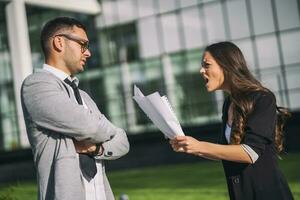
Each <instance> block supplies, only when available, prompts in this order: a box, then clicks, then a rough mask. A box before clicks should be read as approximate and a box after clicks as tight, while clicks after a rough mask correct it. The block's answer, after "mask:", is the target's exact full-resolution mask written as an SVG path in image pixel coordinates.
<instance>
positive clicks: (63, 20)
mask: <svg viewBox="0 0 300 200" xmlns="http://www.w3.org/2000/svg"><path fill="white" fill-rule="evenodd" d="M74 26H77V27H78V28H82V29H83V30H84V31H85V32H86V27H85V26H84V25H83V24H82V23H81V22H80V21H78V20H76V19H74V18H71V17H57V18H54V19H52V20H50V21H48V22H47V23H46V24H45V25H44V27H43V29H42V31H41V46H42V50H43V52H44V55H45V57H46V58H47V57H48V55H49V49H50V48H49V39H50V38H51V37H53V36H54V35H55V34H56V33H57V32H58V31H60V30H64V29H72V28H73V27H74Z"/></svg>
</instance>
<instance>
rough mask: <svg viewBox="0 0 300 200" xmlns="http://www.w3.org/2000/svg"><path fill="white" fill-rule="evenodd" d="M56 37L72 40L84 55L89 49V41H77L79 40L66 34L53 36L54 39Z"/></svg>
mask: <svg viewBox="0 0 300 200" xmlns="http://www.w3.org/2000/svg"><path fill="white" fill-rule="evenodd" d="M56 36H63V37H65V38H67V39H68V40H72V41H74V42H77V43H78V44H79V45H80V47H81V53H84V52H85V51H86V50H87V49H88V48H89V41H86V40H83V39H79V38H76V37H74V36H72V35H68V34H63V33H61V34H57V35H55V36H54V37H56Z"/></svg>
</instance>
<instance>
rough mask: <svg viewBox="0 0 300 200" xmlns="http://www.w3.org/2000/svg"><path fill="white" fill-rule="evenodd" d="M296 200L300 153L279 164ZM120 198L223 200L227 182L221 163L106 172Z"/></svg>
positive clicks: (26, 193) (25, 194) (23, 191)
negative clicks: (124, 195)
mask: <svg viewBox="0 0 300 200" xmlns="http://www.w3.org/2000/svg"><path fill="white" fill-rule="evenodd" d="M280 165H281V169H282V170H283V172H284V174H285V176H286V178H287V179H288V182H289V185H290V187H291V190H292V192H293V194H294V197H295V199H300V170H299V169H300V153H298V154H290V155H287V156H284V157H283V160H282V161H280ZM108 177H109V180H110V183H111V185H112V188H113V191H114V193H115V195H116V199H117V200H118V199H119V196H120V194H122V193H126V194H127V195H128V196H129V198H130V200H174V199H180V200H195V199H201V200H225V199H228V197H227V189H226V183H225V179H224V175H223V169H222V166H221V163H220V162H214V161H205V162H198V163H192V164H178V165H169V166H157V167H149V168H140V169H134V170H133V169H132V170H122V171H114V172H110V173H108ZM0 199H1V200H2V199H3V200H26V199H30V200H31V199H36V183H35V182H26V183H15V184H11V185H2V186H1V187H0Z"/></svg>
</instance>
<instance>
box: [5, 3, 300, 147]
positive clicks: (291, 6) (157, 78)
mask: <svg viewBox="0 0 300 200" xmlns="http://www.w3.org/2000/svg"><path fill="white" fill-rule="evenodd" d="M56 16H72V17H75V18H77V19H79V20H80V21H82V22H83V23H84V24H85V25H86V26H87V27H88V35H89V38H90V50H91V52H92V57H91V58H90V59H89V61H88V64H87V68H86V70H85V72H84V73H82V74H80V75H79V79H80V88H82V89H84V90H86V91H87V92H88V93H89V94H90V95H91V96H92V97H93V98H94V100H95V101H96V103H97V105H98V107H99V108H100V110H101V111H102V112H103V113H104V114H105V115H106V116H107V117H108V118H109V119H110V120H111V121H112V122H113V123H114V124H116V125H118V126H120V127H122V128H124V129H125V130H127V133H128V135H129V137H131V136H137V135H141V134H142V135H147V134H151V133H152V132H153V131H156V128H155V127H154V126H153V125H152V123H151V122H150V120H149V119H147V117H146V116H145V115H144V114H143V113H142V111H141V110H140V109H139V108H138V107H137V105H136V104H135V102H133V100H132V95H133V85H135V84H136V85H137V86H139V87H140V88H141V90H142V91H143V92H144V93H145V94H149V93H152V92H154V91H159V92H160V93H161V94H166V95H167V96H168V98H169V99H170V101H171V103H172V105H173V108H174V110H175V112H176V114H177V116H178V118H179V121H180V122H181V124H182V126H183V127H184V129H186V130H187V129H188V128H189V127H201V126H206V125H209V124H218V123H219V122H220V115H221V107H222V102H223V99H224V94H223V93H222V92H216V93H207V92H206V89H205V87H204V82H203V80H202V79H201V77H200V75H199V70H200V63H201V56H202V53H203V49H204V48H205V46H206V45H208V44H211V43H213V42H218V41H223V40H230V41H233V42H234V43H236V44H237V45H238V46H239V47H240V48H241V49H242V51H243V52H244V54H245V57H246V60H247V62H248V65H249V68H250V69H251V71H252V72H253V73H254V74H255V76H256V77H257V78H258V79H259V80H260V81H262V83H263V84H264V85H265V86H267V87H268V88H270V89H271V90H272V91H273V92H274V93H275V94H276V97H277V99H278V104H279V105H282V106H287V107H289V108H290V109H291V111H293V112H294V113H297V112H298V111H300V101H299V99H300V78H299V77H300V2H299V0H284V1H283V0H102V1H101V0H100V1H96V0H0V151H1V152H11V151H14V150H17V149H28V147H29V144H28V140H27V136H26V130H25V125H24V120H23V116H22V110H21V106H20V86H21V83H22V81H23V79H24V78H25V77H26V76H27V75H29V74H30V73H32V72H33V71H34V70H35V69H38V68H41V67H42V64H43V56H42V51H41V48H40V41H39V34H40V30H41V28H42V26H43V25H44V23H45V22H46V21H48V20H49V19H51V18H54V17H56Z"/></svg>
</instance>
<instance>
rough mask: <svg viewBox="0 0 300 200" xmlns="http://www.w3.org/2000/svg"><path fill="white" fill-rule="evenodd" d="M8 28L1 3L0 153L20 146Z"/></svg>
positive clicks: (3, 5) (3, 6)
mask: <svg viewBox="0 0 300 200" xmlns="http://www.w3.org/2000/svg"><path fill="white" fill-rule="evenodd" d="M6 27H7V26H6V18H5V4H2V3H0V151H7V150H13V149H16V148H18V147H19V144H20V142H19V129H18V122H17V114H16V104H15V95H14V86H13V78H12V67H11V59H10V58H11V56H10V52H9V49H8V37H7V36H8V35H7V30H6Z"/></svg>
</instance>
